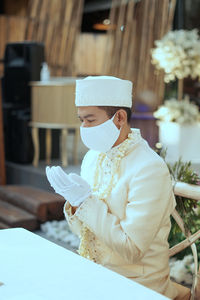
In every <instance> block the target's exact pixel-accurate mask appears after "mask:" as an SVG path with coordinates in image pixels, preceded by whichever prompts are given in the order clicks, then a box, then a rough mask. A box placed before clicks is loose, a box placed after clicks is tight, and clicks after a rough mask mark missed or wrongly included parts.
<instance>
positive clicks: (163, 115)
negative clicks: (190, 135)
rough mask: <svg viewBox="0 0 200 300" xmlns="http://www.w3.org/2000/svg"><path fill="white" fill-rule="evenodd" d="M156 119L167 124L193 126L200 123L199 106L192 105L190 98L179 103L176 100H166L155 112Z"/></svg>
mask: <svg viewBox="0 0 200 300" xmlns="http://www.w3.org/2000/svg"><path fill="white" fill-rule="evenodd" d="M154 117H155V118H157V119H160V120H161V121H165V122H177V123H180V124H184V123H188V124H192V123H195V122H199V121H200V113H199V109H198V106H196V105H195V104H193V103H191V102H190V101H189V99H188V98H185V99H184V100H182V101H178V100H176V99H174V98H172V99H169V100H166V101H165V102H164V105H162V106H160V107H159V108H158V110H157V111H155V112H154Z"/></svg>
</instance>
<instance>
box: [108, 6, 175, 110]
mask: <svg viewBox="0 0 200 300" xmlns="http://www.w3.org/2000/svg"><path fill="white" fill-rule="evenodd" d="M175 4H176V0H162V1H161V0H151V1H149V0H141V1H134V0H129V1H128V0H112V8H111V11H110V21H111V28H112V29H111V30H110V31H109V32H108V43H107V45H108V47H110V48H111V53H110V57H108V56H107V60H106V69H105V73H107V74H109V75H113V76H119V77H121V78H124V79H129V80H131V81H133V84H134V96H135V97H136V98H137V97H139V95H140V93H141V92H143V91H151V92H153V93H154V94H155V96H156V103H155V105H158V104H159V103H161V102H162V100H163V95H164V81H163V74H162V73H160V74H159V75H155V69H154V66H152V64H151V55H150V50H151V48H153V47H154V41H155V40H157V39H160V38H162V37H163V35H164V34H165V33H166V32H167V31H168V30H170V28H171V25H172V22H173V16H174V10H175ZM111 58H112V59H111Z"/></svg>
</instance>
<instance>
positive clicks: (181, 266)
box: [169, 255, 194, 284]
mask: <svg viewBox="0 0 200 300" xmlns="http://www.w3.org/2000/svg"><path fill="white" fill-rule="evenodd" d="M169 266H170V276H171V277H172V278H173V279H174V280H175V281H176V282H177V283H181V282H185V283H186V284H192V274H191V273H192V272H194V263H193V257H192V255H187V256H185V257H184V259H183V260H175V259H174V258H172V259H170V263H169Z"/></svg>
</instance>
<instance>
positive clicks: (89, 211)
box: [64, 129, 177, 299]
mask: <svg viewBox="0 0 200 300" xmlns="http://www.w3.org/2000/svg"><path fill="white" fill-rule="evenodd" d="M129 136H130V137H131V143H130V144H129V147H128V149H126V153H125V156H124V157H123V158H122V159H121V162H120V169H119V170H118V174H114V175H115V177H116V176H117V177H116V178H115V184H114V186H113V188H112V191H111V193H110V195H109V196H108V198H107V199H102V198H101V197H99V196H98V195H100V192H101V191H100V190H101V189H102V190H103V189H105V187H106V186H107V185H108V183H109V181H110V177H111V176H112V172H113V170H114V169H113V163H114V162H115V161H116V157H117V156H118V151H119V146H120V145H121V144H120V145H119V146H117V147H114V148H112V149H111V150H110V151H108V152H107V153H106V155H105V158H104V160H103V162H102V164H101V166H100V168H99V172H100V174H99V180H100V183H99V191H97V192H94V193H92V195H91V196H90V197H88V198H87V199H86V200H85V201H84V202H83V203H82V204H81V206H80V207H79V208H78V209H77V210H76V213H75V214H74V215H72V214H71V212H70V205H69V203H68V202H66V204H65V207H64V212H65V216H66V219H67V220H68V223H69V226H70V227H71V230H72V231H73V232H74V233H75V234H77V235H79V236H80V234H81V228H82V226H87V228H89V230H90V231H91V233H92V235H91V237H90V238H89V241H88V247H90V250H91V251H92V253H93V260H94V261H95V262H97V263H100V264H101V265H103V266H105V267H107V268H109V269H111V270H113V271H116V272H118V273H119V274H121V275H123V276H126V277H128V278H130V279H132V280H134V281H136V282H138V283H141V284H143V285H145V286H147V287H149V288H151V289H154V290H155V291H157V292H159V293H161V294H163V295H165V296H167V297H169V298H171V299H174V298H175V297H176V295H177V292H176V289H175V288H174V286H173V284H172V282H171V281H170V279H169V263H168V261H169V245H168V235H169V231H170V228H171V224H170V214H171V213H172V211H173V210H174V208H175V205H176V203H175V199H174V195H173V190H172V183H171V178H170V174H169V171H168V168H167V166H166V164H165V162H164V161H163V159H162V158H160V157H159V156H158V155H157V154H156V153H155V152H154V151H153V150H152V149H151V148H150V147H149V146H148V144H147V142H146V141H145V140H144V139H143V138H142V137H141V135H140V133H139V130H138V129H132V133H131V134H130V135H129ZM122 144H123V143H122ZM98 157H99V152H96V151H92V150H90V151H88V153H87V154H86V156H85V157H84V160H83V163H82V168H81V176H82V177H83V178H84V179H85V180H86V181H87V182H88V183H89V184H90V185H91V187H93V186H94V181H95V176H96V175H95V174H96V168H97V160H98Z"/></svg>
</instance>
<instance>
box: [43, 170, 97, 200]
mask: <svg viewBox="0 0 200 300" xmlns="http://www.w3.org/2000/svg"><path fill="white" fill-rule="evenodd" d="M46 175H47V178H48V181H49V183H50V185H51V186H52V188H53V189H54V190H55V192H56V193H57V194H59V195H61V196H63V197H64V198H65V200H67V201H69V203H70V205H71V206H79V205H80V204H81V203H82V202H83V201H84V200H85V199H87V198H88V197H89V196H90V194H91V188H90V185H89V184H88V183H87V182H86V181H85V180H84V179H83V178H82V177H81V176H79V175H77V174H74V173H70V174H66V173H65V172H64V171H63V169H62V168H61V167H59V166H58V167H46Z"/></svg>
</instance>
